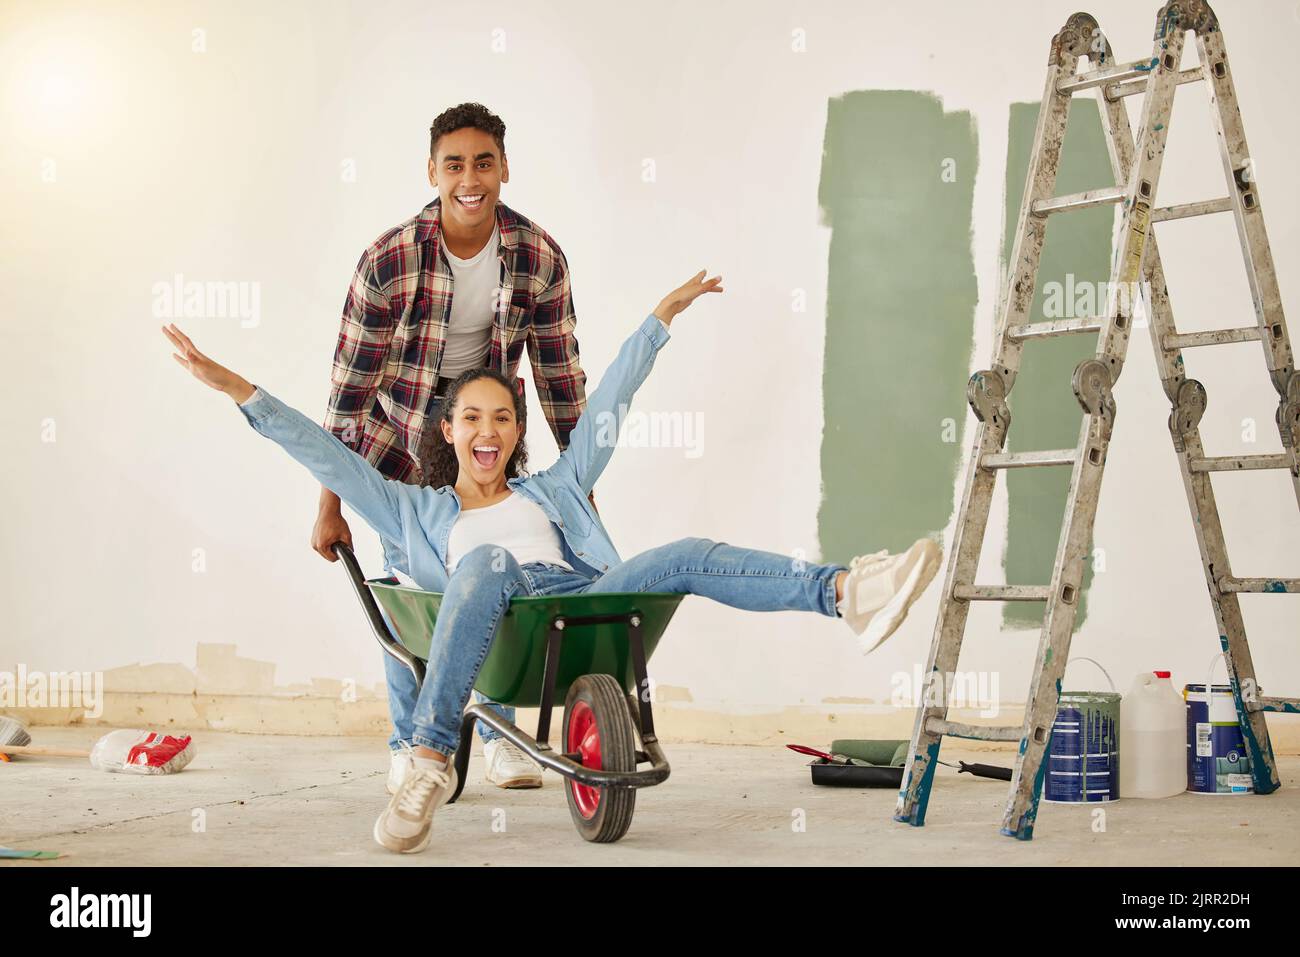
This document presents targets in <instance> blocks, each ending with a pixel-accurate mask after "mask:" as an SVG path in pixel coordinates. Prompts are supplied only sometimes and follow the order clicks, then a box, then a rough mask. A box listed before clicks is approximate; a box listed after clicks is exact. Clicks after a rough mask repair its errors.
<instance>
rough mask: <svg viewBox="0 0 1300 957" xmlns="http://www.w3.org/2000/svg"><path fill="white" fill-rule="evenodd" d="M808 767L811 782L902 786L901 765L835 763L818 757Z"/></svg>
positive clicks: (860, 785) (895, 787)
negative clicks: (810, 771) (810, 770)
mask: <svg viewBox="0 0 1300 957" xmlns="http://www.w3.org/2000/svg"><path fill="white" fill-rule="evenodd" d="M808 767H810V768H812V783H813V784H821V785H825V786H827V787H834V788H893V789H894V790H897V789H898V788H900V787H902V786H903V771H904V769H903V768H901V767H898V768H893V767H888V766H886V765H869V766H865V767H864V766H863V765H860V764H835V763H834V762H831V761H827V760H826V759H825V758H818V759H817V760H816V761H813V762H812V763H811V764H809V765H808Z"/></svg>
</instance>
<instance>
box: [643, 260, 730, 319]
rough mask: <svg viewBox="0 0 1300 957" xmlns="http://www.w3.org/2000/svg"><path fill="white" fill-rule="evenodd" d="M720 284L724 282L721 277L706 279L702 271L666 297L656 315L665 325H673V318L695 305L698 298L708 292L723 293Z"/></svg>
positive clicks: (660, 303)
mask: <svg viewBox="0 0 1300 957" xmlns="http://www.w3.org/2000/svg"><path fill="white" fill-rule="evenodd" d="M720 282H722V277H721V276H714V277H713V278H712V279H705V278H704V270H703V269H701V270H700V271H699V272H697V273H696V274H695V275H694V276H692V277H691V278H690V279H688V280H686V282H685V283H683V284H682V285H680V286H678V287H677V288H676V289H674V290H673V291H672V292H670V293H669V294H668V295H666V296H664V297H663V299H661V300H660V302H659V305H658V306H656V307H655V315H656V316H658V317H659V318H660V319H662V320H663V321H664V324H665V325H671V324H672V321H673V316H675V315H677V314H678V313H679V312H681V311H682V310H683V309H685V308H686V307H687V306H689V305H690V304H691V303H693V302H694V301H695V298H696V297H697V296H699V295H701V294H703V293H706V292H722V287H721V286H720V285H718V284H719V283H720Z"/></svg>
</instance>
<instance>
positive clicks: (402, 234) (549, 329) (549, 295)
mask: <svg viewBox="0 0 1300 957" xmlns="http://www.w3.org/2000/svg"><path fill="white" fill-rule="evenodd" d="M440 212H441V199H440V198H438V199H434V201H433V202H432V203H430V204H429V205H428V206H426V207H424V209H423V210H422V211H421V212H420V214H419V215H418V216H414V217H412V218H411V219H408V220H407V221H406V222H404V223H402V224H401V225H400V226H397V227H395V228H393V229H390V230H388V231H387V232H385V233H384V234H383V235H382V236H380V237H379V238H378V239H377V240H375V241H374V242H373V243H371V244H370V245H369V246H368V247H367V248H366V251H365V252H364V253H362V254H361V260H360V262H358V263H357V269H356V273H355V274H354V275H353V277H352V286H351V288H349V290H348V296H347V300H346V301H345V302H344V304H343V323H342V327H341V328H340V330H339V340H338V346H337V348H336V349H335V351H334V368H333V373H332V374H331V376H330V379H331V383H332V386H333V388H332V389H331V390H330V400H329V411H328V412H327V413H326V416H325V422H324V426H325V428H326V429H328V430H329V431H330V432H332V433H334V435H336V436H337V437H338V438H339V440H340V441H342V442H343V444H344V445H346V446H348V448H350V449H352V450H353V451H355V452H357V453H358V454H360V455H362V456H364V457H365V459H366V460H367V461H368V462H370V463H371V464H372V465H374V466H375V468H377V469H378V470H379V471H380V472H381V473H383V475H384V476H386V477H387V478H390V479H396V480H397V481H400V482H408V483H415V484H418V482H419V480H420V479H419V476H420V468H419V463H418V462H417V460H416V454H417V450H418V449H419V442H420V435H421V432H422V430H423V429H424V426H425V420H426V418H428V416H429V415H430V414H431V412H432V408H431V406H432V404H433V402H432V400H433V393H434V387H435V385H436V384H437V381H438V367H439V363H440V362H441V361H442V352H443V347H444V345H445V342H446V334H447V324H448V322H449V320H450V318H451V297H452V285H453V281H452V272H451V267H450V266H448V265H447V260H446V258H445V257H444V256H443V254H442V251H441V248H442V234H441V232H440V231H439V229H438V222H439V214H440ZM496 217H497V225H498V228H499V230H500V237H501V250H500V260H501V287H500V299H499V302H500V304H501V305H500V308H499V309H498V310H497V312H496V314H495V315H494V316H493V323H492V332H491V336H490V345H489V347H488V356H487V362H486V363H485V364H486V365H487V366H488V367H489V368H492V369H497V370H499V371H501V372H503V373H504V374H505V375H507V376H513V375H515V370H516V369H517V368H518V366H519V359H520V357H521V356H522V355H523V351H524V346H525V344H526V345H527V346H528V361H529V364H530V365H531V366H532V369H533V382H534V384H535V385H536V387H537V394H538V397H539V398H540V399H541V401H542V412H543V413H544V414H545V416H546V421H547V422H548V423H549V424H550V426H551V432H552V433H554V435H555V441H556V442H557V443H558V444H559V447H560V448H561V449H564V448H566V447H567V445H568V441H569V432H570V431H572V429H573V427H574V425H575V424H576V423H577V421H578V417H579V416H580V415H581V414H582V410H583V409H584V408H585V407H586V404H587V393H586V375H585V374H584V373H583V371H582V367H581V366H580V365H579V363H578V340H577V339H576V338H574V335H573V330H574V327H575V326H576V325H577V318H576V317H575V316H574V314H573V298H572V296H571V294H570V291H569V266H568V263H567V262H566V261H565V258H564V253H563V252H562V251H561V250H560V247H559V245H557V244H556V242H555V240H553V239H552V238H551V237H550V236H549V235H547V233H546V232H545V231H544V230H543V229H541V228H540V227H539V226H536V225H535V224H533V223H531V222H529V221H528V220H527V219H525V218H524V217H523V216H521V215H519V214H518V213H516V212H515V211H514V210H512V209H510V208H509V207H507V206H506V205H505V204H504V203H501V202H498V203H497V207H496ZM518 385H519V387H520V388H521V389H522V387H523V380H522V379H520V380H519V381H518Z"/></svg>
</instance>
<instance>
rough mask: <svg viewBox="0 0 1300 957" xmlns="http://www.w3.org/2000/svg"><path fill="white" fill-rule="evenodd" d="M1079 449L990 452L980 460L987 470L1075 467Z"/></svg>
mask: <svg viewBox="0 0 1300 957" xmlns="http://www.w3.org/2000/svg"><path fill="white" fill-rule="evenodd" d="M1078 455H1079V450H1078V449H1048V450H1046V451H1043V450H1040V451H1037V452H990V453H989V454H988V455H985V456H984V457H983V458H982V459H980V466H981V467H982V468H986V469H1025V468H1035V467H1038V466H1042V465H1073V464H1074V460H1075V459H1076V458H1077V457H1078Z"/></svg>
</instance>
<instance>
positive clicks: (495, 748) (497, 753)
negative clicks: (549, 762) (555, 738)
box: [483, 738, 542, 788]
mask: <svg viewBox="0 0 1300 957" xmlns="http://www.w3.org/2000/svg"><path fill="white" fill-rule="evenodd" d="M483 758H484V760H485V761H486V762H487V769H486V770H485V771H484V772H483V780H485V781H487V783H488V784H495V785H496V786H497V787H499V788H539V787H541V786H542V768H541V765H539V764H538V763H537V762H536V761H534V760H533V759H532V758H530V757H529V756H528V755H526V754H524V752H523V751H521V750H519V748H518V747H516V746H515V745H514V744H513V743H511V742H510V741H507V740H506V739H505V738H493V739H492V740H491V741H486V742H484V744H483Z"/></svg>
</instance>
